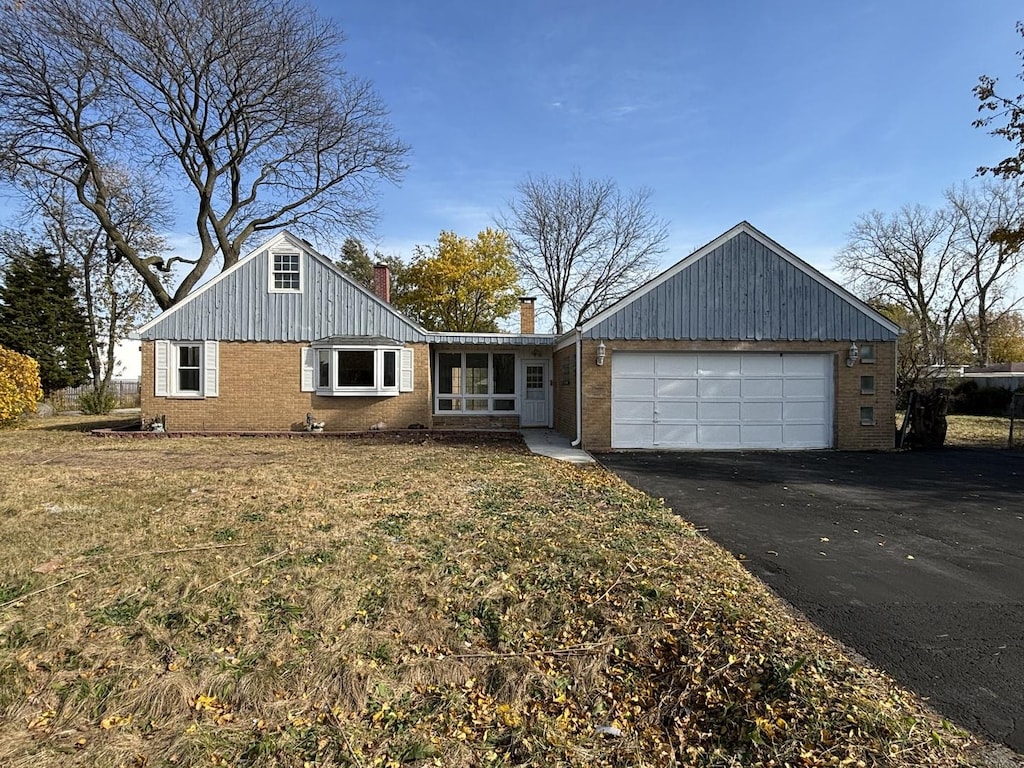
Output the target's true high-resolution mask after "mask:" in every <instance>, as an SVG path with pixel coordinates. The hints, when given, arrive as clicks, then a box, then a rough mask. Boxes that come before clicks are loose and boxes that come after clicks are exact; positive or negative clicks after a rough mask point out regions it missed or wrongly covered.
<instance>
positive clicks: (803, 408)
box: [782, 400, 825, 424]
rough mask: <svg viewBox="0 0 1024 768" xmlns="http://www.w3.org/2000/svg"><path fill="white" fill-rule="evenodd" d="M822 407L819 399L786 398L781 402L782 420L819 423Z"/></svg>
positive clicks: (820, 421)
mask: <svg viewBox="0 0 1024 768" xmlns="http://www.w3.org/2000/svg"><path fill="white" fill-rule="evenodd" d="M824 407H825V403H824V402H823V401H821V400H787V401H786V402H785V403H783V404H782V420H783V421H784V422H786V423H787V424H789V423H791V422H792V423H794V424H806V423H808V422H811V423H814V424H820V423H822V419H821V414H822V412H823V410H824Z"/></svg>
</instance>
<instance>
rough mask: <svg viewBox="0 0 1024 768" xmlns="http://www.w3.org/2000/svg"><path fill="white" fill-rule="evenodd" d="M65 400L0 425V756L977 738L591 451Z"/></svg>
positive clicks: (351, 759)
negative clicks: (80, 405) (112, 424)
mask: <svg viewBox="0 0 1024 768" xmlns="http://www.w3.org/2000/svg"><path fill="white" fill-rule="evenodd" d="M87 422H88V420H80V421H74V420H64V421H62V422H49V423H47V422H41V423H37V424H36V425H35V426H34V427H33V428H30V429H18V430H13V431H6V432H0V764H2V765H5V766H39V765H139V766H141V765H164V764H180V765H197V764H202V765H253V766H257V765H258V766H264V765H265V766H271V765H280V766H293V765H294V766H302V765H323V766H383V765H389V766H400V765H410V766H419V765H439V766H469V765H473V766H478V765H479V766H486V765H507V766H511V765H563V766H600V765H616V766H627V765H628V766H662V765H671V764H679V765H717V766H728V765H736V766H740V765H743V766H756V765H762V766H769V765H775V766H780V767H781V766H783V765H794V766H795V765H801V766H826V765H828V766H832V765H837V766H858V765H860V766H864V765H893V766H921V765H936V766H954V765H969V764H979V765H980V764H982V763H981V758H978V757H974V755H975V752H974V750H975V748H976V747H977V744H976V742H975V741H974V740H973V739H972V737H970V736H968V735H966V734H963V733H962V732H959V731H957V730H956V729H954V728H951V727H950V726H948V725H947V724H945V723H943V722H942V721H940V720H939V719H938V718H936V717H935V716H933V715H932V714H930V713H929V712H928V711H927V710H926V709H925V708H924V707H923V706H922V704H921V703H920V702H919V701H918V700H917V699H916V698H915V697H914V696H912V695H910V694H908V693H907V692H905V691H903V690H901V689H900V688H898V687H897V686H896V685H894V684H893V683H892V681H891V680H889V679H888V678H887V677H886V676H884V675H882V674H880V673H878V672H876V671H874V670H872V669H869V668H866V667H864V666H862V665H861V664H859V663H857V662H856V661H855V660H853V659H851V658H850V657H849V656H847V655H846V654H845V653H844V652H843V650H842V649H840V648H839V647H838V646H837V645H836V644H835V643H834V642H832V641H831V640H829V639H828V638H826V637H824V636H822V635H821V634H819V633H818V632H817V631H815V630H814V629H813V628H812V627H811V626H810V625H809V624H808V623H807V622H805V621H803V620H799V619H794V618H792V617H791V616H790V615H789V614H788V613H787V611H786V609H785V608H784V607H783V606H782V605H780V603H779V602H778V601H777V600H776V599H775V598H774V597H773V596H772V595H771V594H770V593H769V592H767V590H766V589H765V588H764V587H763V586H762V585H761V584H760V583H759V582H757V581H756V580H755V579H753V578H752V577H751V576H749V575H748V574H747V573H746V572H745V571H744V570H743V569H742V568H741V567H740V566H739V564H738V563H737V562H736V561H735V560H734V559H733V558H731V557H730V556H729V555H727V554H726V553H724V552H723V551H722V550H721V549H719V548H718V547H716V546H715V545H713V544H711V543H709V542H708V541H707V540H705V539H704V538H702V537H701V536H700V535H699V534H698V533H697V532H696V531H695V530H694V529H693V528H692V527H691V526H690V525H688V524H687V523H685V522H683V521H682V520H681V519H680V518H679V517H677V516H676V515H674V514H672V513H671V512H670V511H669V510H667V509H665V508H664V506H663V505H662V504H661V503H660V502H659V501H657V500H654V499H651V498H649V497H647V496H645V495H644V494H642V493H639V492H637V491H635V490H633V489H632V488H630V487H629V486H627V485H625V484H623V483H622V482H620V481H618V480H617V479H615V478H614V477H613V476H611V475H610V474H608V473H607V472H605V471H604V470H602V469H600V468H598V467H576V466H570V465H566V464H559V463H556V462H554V461H551V460H548V459H543V458H539V457H535V456H532V455H530V454H528V453H526V452H525V451H524V450H523V449H521V448H520V447H518V446H516V445H480V446H472V445H446V444H437V443H433V442H431V441H429V440H427V441H425V442H423V443H421V444H391V443H387V442H384V441H383V440H371V441H363V442H349V441H344V440H327V439H324V440H317V439H310V440H302V439H298V440H288V439H230V438H211V439H153V440H119V439H98V438H93V437H90V436H87V435H83V434H79V433H76V432H74V431H68V430H69V429H73V428H74V427H75V426H76V425H77V424H84V423H87ZM54 424H57V425H59V426H63V427H64V429H63V430H62V429H55V428H52V427H53V426H54ZM43 427H47V428H43ZM678 512H680V513H681V514H682V515H684V516H685V514H686V510H678Z"/></svg>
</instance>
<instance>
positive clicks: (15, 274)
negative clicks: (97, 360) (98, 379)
mask: <svg viewBox="0 0 1024 768" xmlns="http://www.w3.org/2000/svg"><path fill="white" fill-rule="evenodd" d="M4 255H5V256H6V265H5V267H4V269H3V271H2V278H3V285H0V345H2V346H5V347H7V348H8V349H12V350H14V351H15V352H20V353H21V354H23V355H28V356H29V357H31V358H33V359H35V360H36V361H37V362H38V363H39V378H40V381H41V383H42V386H43V392H44V393H45V395H46V396H47V397H49V396H50V395H51V394H52V393H53V392H54V391H56V390H58V389H63V388H64V387H75V386H78V385H79V384H84V383H85V382H86V381H88V380H89V333H88V327H87V324H86V322H85V316H84V314H83V312H82V307H81V305H80V304H79V301H78V297H77V296H76V295H75V291H74V288H73V287H72V284H71V279H72V274H71V270H70V268H68V267H67V266H65V265H63V264H60V263H59V262H58V261H57V259H56V257H55V256H54V255H53V254H52V253H50V252H49V251H47V250H45V249H43V248H37V249H35V250H34V251H30V250H29V249H27V248H25V247H23V246H22V247H16V248H14V249H13V250H9V251H8V252H7V253H6V254H4Z"/></svg>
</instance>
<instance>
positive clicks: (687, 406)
mask: <svg viewBox="0 0 1024 768" xmlns="http://www.w3.org/2000/svg"><path fill="white" fill-rule="evenodd" d="M657 408H658V421H659V422H664V421H689V422H696V421H697V401H696V400H689V401H680V402H672V401H665V400H659V401H658V406H657Z"/></svg>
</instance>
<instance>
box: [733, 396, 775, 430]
mask: <svg viewBox="0 0 1024 768" xmlns="http://www.w3.org/2000/svg"><path fill="white" fill-rule="evenodd" d="M740 420H741V421H742V422H743V423H745V424H746V423H748V422H754V423H764V422H768V423H772V424H781V423H782V403H779V402H764V403H762V402H751V401H749V400H747V401H745V402H743V403H742V406H741V408H740Z"/></svg>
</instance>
